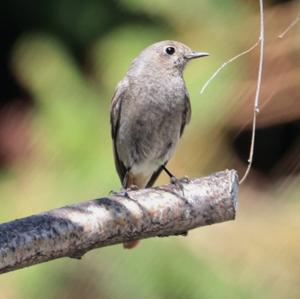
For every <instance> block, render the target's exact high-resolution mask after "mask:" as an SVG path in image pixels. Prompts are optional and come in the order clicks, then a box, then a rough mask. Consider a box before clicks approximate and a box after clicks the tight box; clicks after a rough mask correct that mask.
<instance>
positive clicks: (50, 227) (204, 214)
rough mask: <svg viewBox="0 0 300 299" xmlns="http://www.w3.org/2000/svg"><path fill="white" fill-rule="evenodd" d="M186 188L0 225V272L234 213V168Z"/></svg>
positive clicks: (118, 197)
mask: <svg viewBox="0 0 300 299" xmlns="http://www.w3.org/2000/svg"><path fill="white" fill-rule="evenodd" d="M182 188H183V189H181V188H179V187H178V186H177V185H174V184H170V185H165V186H160V187H156V188H149V189H142V190H129V191H128V194H124V193H123V194H122V193H118V194H114V195H111V196H108V197H103V198H100V199H95V200H90V201H87V202H84V203H80V204H75V205H71V206H66V207H63V208H60V209H55V210H51V211H49V212H45V213H41V214H37V215H33V216H30V217H27V218H23V219H18V220H15V221H12V222H8V223H4V224H0V273H5V272H8V271H12V270H15V269H19V268H23V267H27V266H30V265H34V264H37V263H42V262H46V261H49V260H52V259H56V258H59V257H74V258H81V257H82V256H83V255H84V254H85V253H86V252H87V251H89V250H91V249H94V248H99V247H103V246H107V245H113V244H117V243H122V242H124V241H129V240H136V239H144V238H149V237H153V236H159V237H162V236H169V235H178V234H184V233H186V232H187V231H188V230H190V229H193V228H196V227H199V226H204V225H209V224H213V223H218V222H222V221H228V220H233V219H234V218H235V212H236V204H237V191H238V178H237V174H236V171H235V170H230V171H229V170H226V171H222V172H218V173H216V174H213V175H211V176H208V177H204V178H197V179H194V180H191V181H189V182H183V183H182ZM126 195H127V196H126Z"/></svg>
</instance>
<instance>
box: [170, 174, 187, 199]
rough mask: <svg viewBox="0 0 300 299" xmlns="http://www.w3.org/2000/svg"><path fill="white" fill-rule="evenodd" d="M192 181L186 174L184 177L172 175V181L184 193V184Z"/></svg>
mask: <svg viewBox="0 0 300 299" xmlns="http://www.w3.org/2000/svg"><path fill="white" fill-rule="evenodd" d="M189 182H190V180H189V178H188V177H187V176H184V177H182V178H179V179H178V178H176V177H175V176H172V177H171V183H172V184H174V185H175V186H176V187H177V188H178V189H180V190H181V191H182V193H183V195H184V187H183V185H184V184H188V183H189Z"/></svg>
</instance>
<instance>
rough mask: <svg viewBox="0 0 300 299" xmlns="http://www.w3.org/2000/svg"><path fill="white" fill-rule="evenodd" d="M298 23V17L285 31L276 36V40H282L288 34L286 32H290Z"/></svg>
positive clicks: (299, 19) (299, 17)
mask: <svg viewBox="0 0 300 299" xmlns="http://www.w3.org/2000/svg"><path fill="white" fill-rule="evenodd" d="M299 21H300V15H299V16H298V17H297V18H296V19H295V20H294V21H293V22H292V23H291V24H290V25H289V26H288V27H287V28H286V29H285V30H283V31H282V32H281V33H280V34H279V35H278V38H283V37H284V36H285V35H286V34H287V33H288V31H290V30H291V29H292V28H293V27H294V26H295V25H296V24H297V23H298V22H299Z"/></svg>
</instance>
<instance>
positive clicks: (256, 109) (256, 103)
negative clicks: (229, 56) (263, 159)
mask: <svg viewBox="0 0 300 299" xmlns="http://www.w3.org/2000/svg"><path fill="white" fill-rule="evenodd" d="M259 11H260V35H259V43H260V55H259V67H258V74H257V85H256V93H255V101H254V109H253V122H252V136H251V146H250V152H249V158H248V166H247V169H246V171H245V173H244V175H243V177H242V178H241V180H240V184H242V183H243V182H244V181H245V179H246V178H247V176H248V174H249V172H250V169H251V166H252V163H253V154H254V143H255V130H256V117H257V114H258V113H259V96H260V89H261V79H262V71H263V60H264V42H265V38H264V35H265V34H264V32H265V30H264V6H263V0H259Z"/></svg>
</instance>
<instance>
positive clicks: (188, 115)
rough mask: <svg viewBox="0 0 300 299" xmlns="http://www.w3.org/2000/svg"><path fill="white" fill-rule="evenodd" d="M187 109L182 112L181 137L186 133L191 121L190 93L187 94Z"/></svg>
mask: <svg viewBox="0 0 300 299" xmlns="http://www.w3.org/2000/svg"><path fill="white" fill-rule="evenodd" d="M184 102H185V107H184V110H183V112H182V121H181V127H180V137H181V135H182V133H183V131H184V128H185V125H187V124H188V123H189V122H190V120H191V113H192V110H191V102H190V97H189V94H188V92H187V91H186V92H185V101H184Z"/></svg>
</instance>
